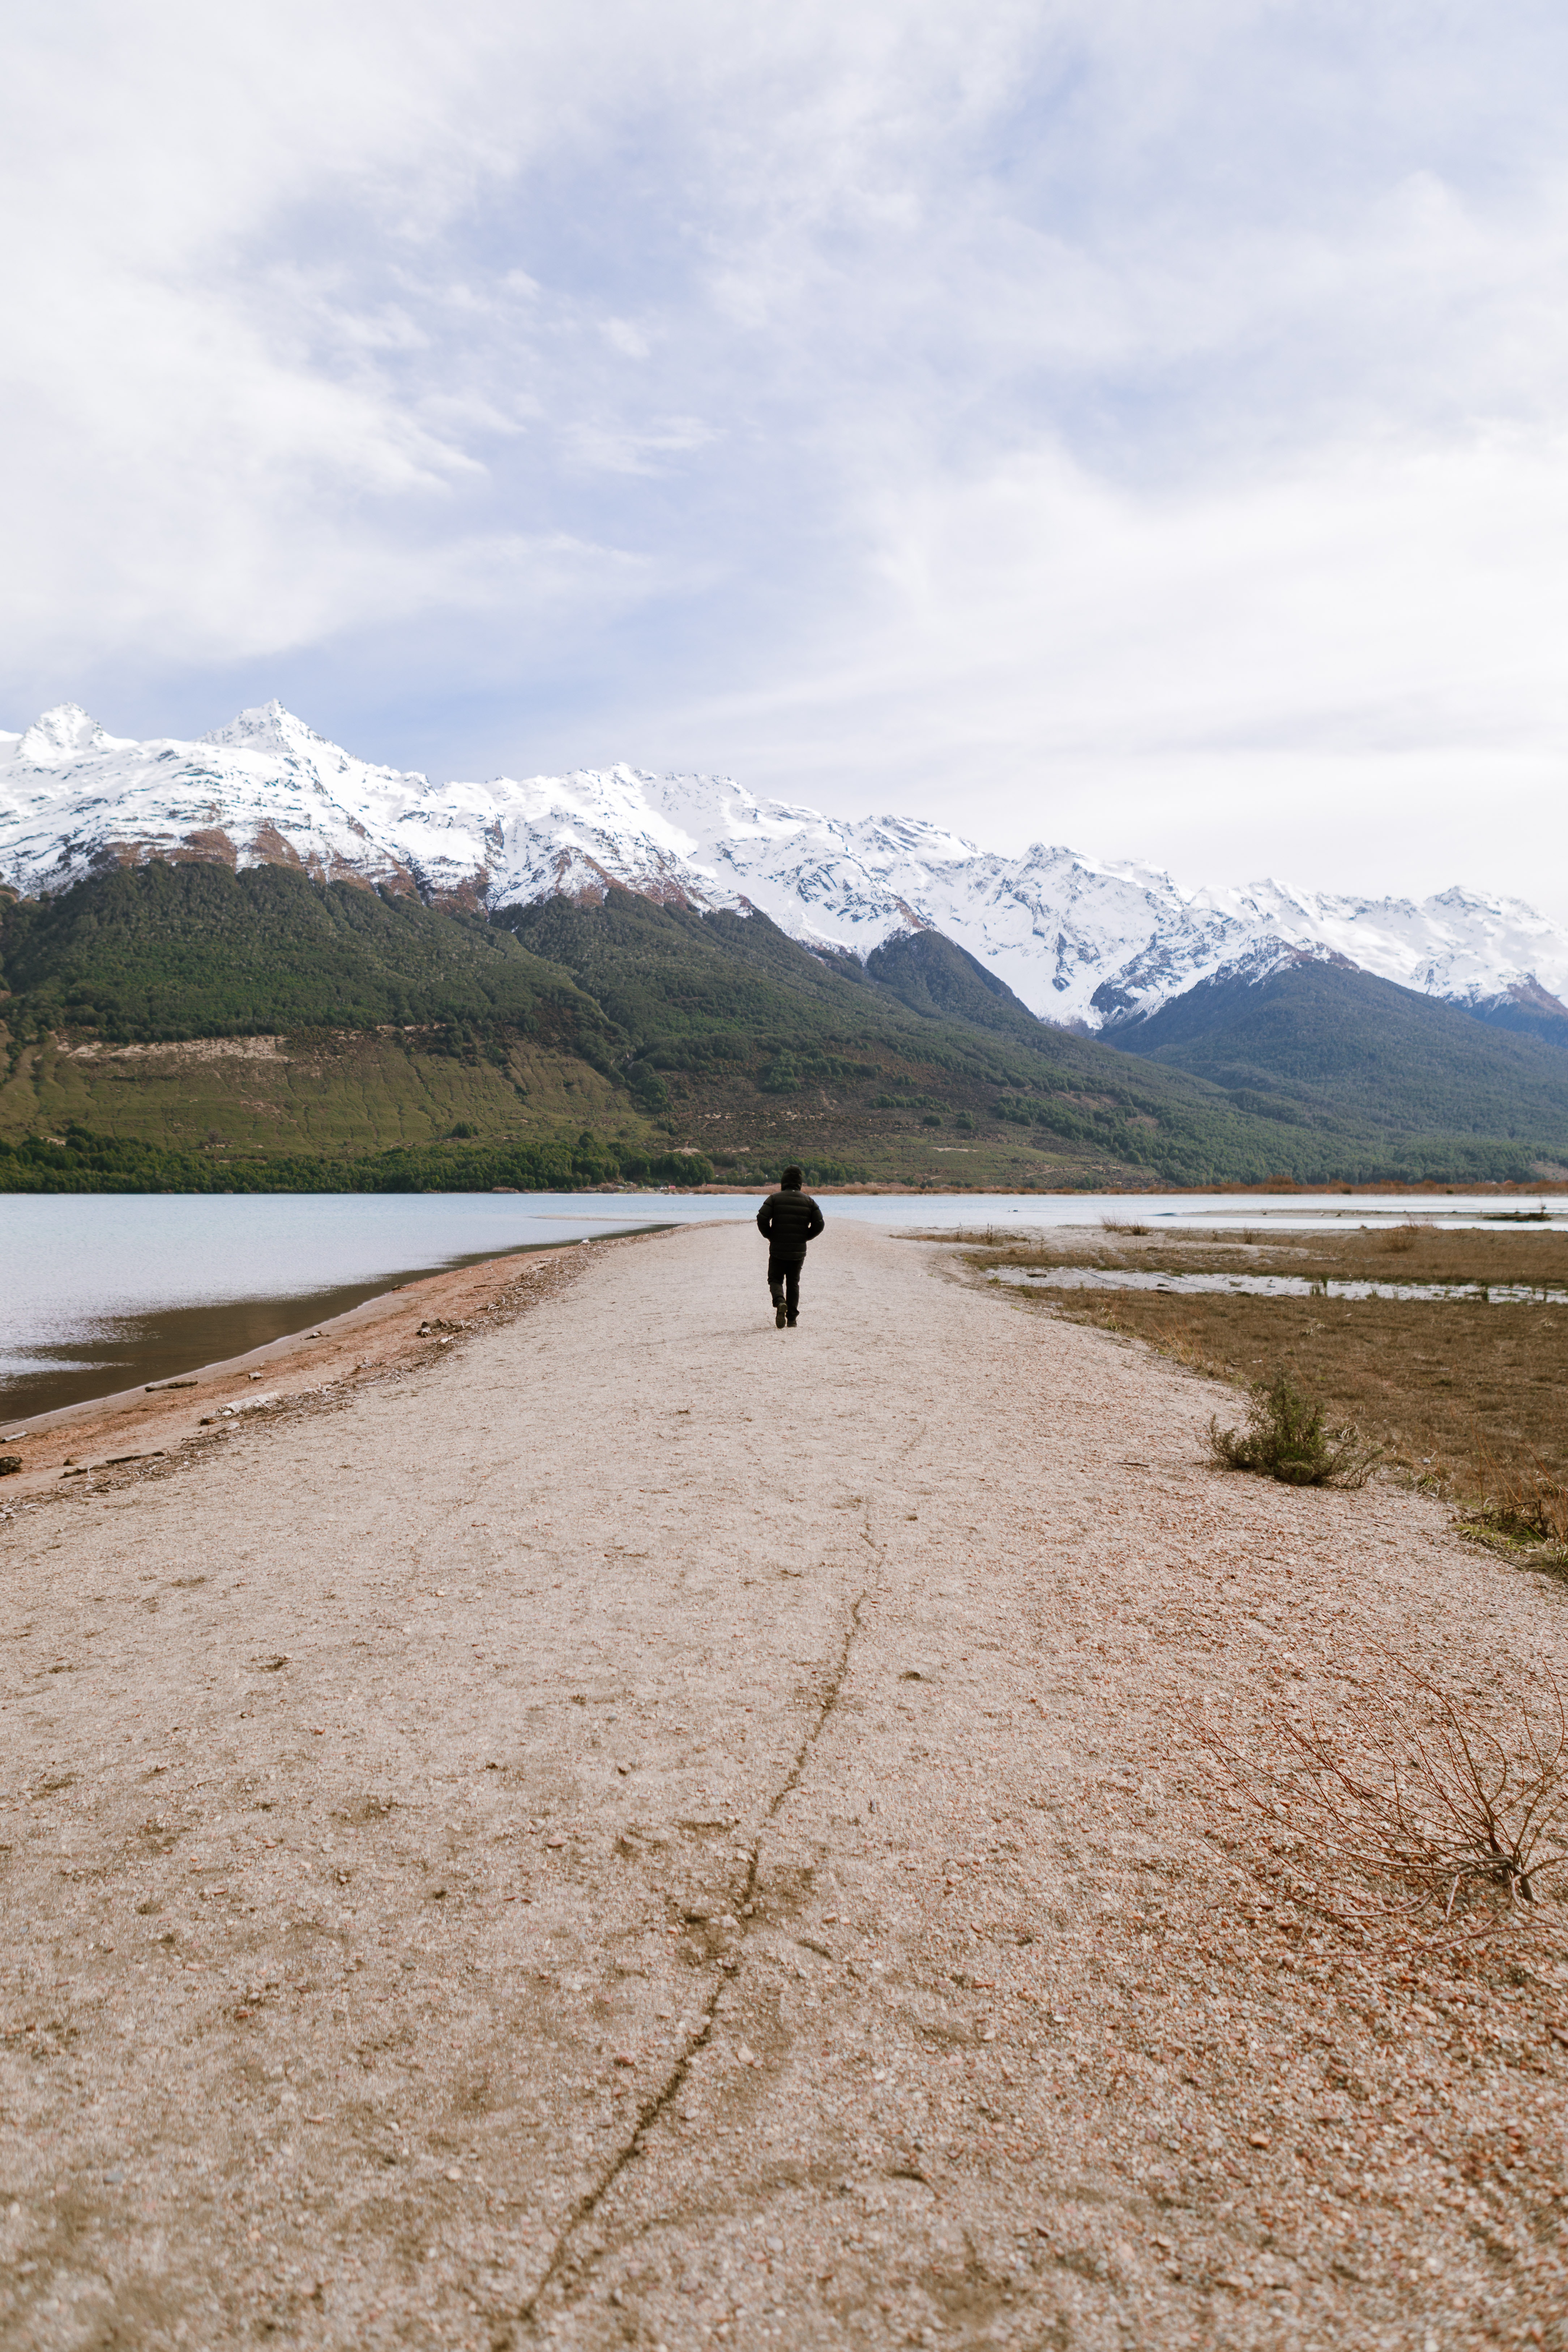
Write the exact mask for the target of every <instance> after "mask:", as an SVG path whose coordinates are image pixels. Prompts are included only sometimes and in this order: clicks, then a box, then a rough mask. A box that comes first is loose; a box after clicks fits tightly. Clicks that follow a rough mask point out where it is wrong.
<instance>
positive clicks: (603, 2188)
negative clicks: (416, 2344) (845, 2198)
mask: <svg viewBox="0 0 1568 2352" xmlns="http://www.w3.org/2000/svg"><path fill="white" fill-rule="evenodd" d="M866 1539H867V1541H868V1542H871V1541H873V1538H871V1537H870V1536H869V1534H868V1535H867V1538H866ZM867 1598H868V1593H867V1592H866V1591H860V1592H858V1593H857V1594H856V1596H855V1599H854V1600H853V1601H851V1602H850V1604H849V1613H848V1618H847V1622H846V1624H845V1627H844V1639H843V1643H842V1644H841V1646H840V1649H839V1654H838V1664H837V1667H836V1668H835V1669H834V1674H833V1679H832V1681H831V1682H830V1683H829V1684H828V1686H827V1689H826V1692H825V1693H824V1695H823V1697H822V1700H821V1703H820V1705H819V1706H818V1707H817V1712H816V1721H815V1722H814V1723H812V1724H811V1725H809V1726H808V1727H807V1729H806V1731H805V1736H804V1737H803V1738H802V1739H801V1742H800V1745H799V1747H798V1748H796V1750H795V1760H794V1762H793V1763H792V1764H791V1766H790V1769H789V1770H788V1772H787V1773H786V1774H785V1775H784V1779H783V1780H781V1781H780V1783H779V1785H778V1787H777V1789H776V1790H774V1792H773V1798H772V1801H771V1802H770V1803H769V1805H768V1809H767V1811H766V1812H764V1813H763V1818H762V1821H761V1822H760V1823H759V1825H758V1829H757V1833H756V1835H755V1837H753V1839H752V1844H751V1851H750V1853H749V1855H748V1857H747V1867H746V1883H745V1886H744V1888H743V1889H742V1895H741V1901H742V1904H746V1903H750V1902H751V1900H752V1896H753V1895H754V1894H755V1892H756V1886H757V1865H758V1857H759V1852H760V1849H761V1846H762V1842H763V1836H764V1835H765V1834H766V1832H767V1831H768V1829H769V1828H770V1827H771V1825H772V1823H773V1822H775V1821H776V1820H777V1818H778V1816H779V1813H780V1811H782V1810H783V1808H784V1805H785V1804H787V1803H788V1801H789V1800H790V1798H791V1797H792V1796H793V1795H794V1794H795V1790H796V1789H798V1788H799V1786H800V1782H801V1777H802V1775H803V1773H804V1772H805V1767H806V1764H807V1762H808V1760H809V1759H810V1756H811V1751H812V1749H813V1748H815V1747H816V1742H817V1741H818V1739H819V1738H821V1736H822V1733H823V1730H824V1727H826V1723H827V1720H828V1718H829V1717H830V1716H831V1715H832V1713H833V1711H834V1709H835V1707H836V1706H837V1704H838V1699H839V1694H840V1693H841V1692H842V1690H843V1688H844V1678H845V1676H846V1675H847V1673H848V1671H849V1659H850V1654H851V1652H852V1651H853V1649H854V1646H855V1637H856V1635H857V1634H858V1633H859V1631H860V1612H861V1609H862V1608H863V1607H864V1605H865V1603H866V1601H867ZM751 1933H752V1922H750V1921H747V1922H745V1924H743V1925H742V1930H741V1937H742V1950H741V1953H740V1955H739V1956H737V1957H736V1958H734V1959H732V1960H731V1961H730V1962H729V1964H728V1965H727V1966H726V1965H725V1964H724V1963H723V1962H721V1964H720V1969H719V1980H718V1982H717V1983H716V1984H715V1985H714V1987H713V1990H712V1991H711V1992H710V1995H709V1997H708V2000H707V2002H706V2004H705V2005H704V2008H703V2011H702V2022H701V2024H700V2027H699V2028H698V2031H697V2032H695V2033H694V2034H692V2035H691V2036H690V2037H689V2040H688V2042H687V2043H686V2047H685V2048H684V2050H682V2052H681V2053H680V2055H679V2058H678V2059H677V2060H676V2062H675V2064H674V2065H673V2066H672V2067H671V2069H670V2071H669V2073H668V2075H667V2077H666V2078H665V2081H664V2083H663V2084H662V2086H661V2087H660V2088H659V2089H658V2090H657V2091H655V2092H654V2093H653V2094H652V2095H650V2096H649V2097H648V2098H647V2099H646V2100H645V2101H644V2102H643V2104H642V2105H641V2106H640V2107H639V2108H638V2110H637V2121H636V2123H635V2124H634V2125H633V2126H632V2129H631V2131H630V2133H629V2134H628V2135H627V2137H626V2141H625V2143H624V2145H623V2146H622V2147H620V2148H619V2149H618V2150H617V2151H616V2155H615V2156H614V2157H613V2158H611V2160H610V2162H609V2163H608V2164H607V2165H606V2166H605V2169H604V2171H603V2172H602V2173H601V2175H600V2177H599V2179H597V2181H595V2184H594V2186H593V2187H592V2188H591V2189H584V2192H583V2194H582V2196H581V2197H580V2198H579V2199H578V2200H577V2202H576V2204H575V2205H574V2207H573V2208H572V2210H571V2212H570V2213H569V2214H568V2215H567V2217H566V2221H565V2223H564V2226H563V2229H562V2231H561V2233H560V2235H559V2236H558V2238H557V2239H556V2241H555V2244H554V2247H553V2249H552V2252H551V2256H550V2260H549V2262H548V2263H546V2264H545V2266H544V2269H543V2271H542V2273H541V2275H540V2279H539V2284H537V2286H536V2287H535V2288H534V2290H533V2293H532V2294H531V2295H530V2296H529V2298H528V2300H527V2302H526V2303H525V2304H523V2305H522V2306H521V2309H520V2310H519V2311H518V2312H517V2314H516V2322H517V2324H518V2325H519V2326H524V2327H533V2326H537V2324H538V2320H539V2306H540V2305H541V2304H542V2302H543V2300H544V2297H545V2296H546V2294H548V2293H549V2292H550V2289H551V2288H552V2286H553V2285H554V2284H555V2282H556V2280H557V2279H558V2278H559V2277H560V2275H561V2273H562V2271H563V2268H564V2266H565V2263H566V2261H567V2258H568V2256H569V2255H570V2253H571V2251H572V2247H573V2244H574V2242H575V2240H576V2238H577V2236H578V2233H579V2232H580V2231H581V2230H582V2229H583V2227H584V2224H585V2223H586V2222H588V2221H591V2220H592V2219H593V2217H594V2215H595V2212H596V2211H597V2210H598V2209H599V2207H600V2206H601V2205H602V2204H603V2202H604V2200H605V2198H606V2197H607V2196H608V2194H609V2192H610V2190H611V2189H613V2188H614V2187H615V2185H616V2181H617V2180H618V2179H620V2177H621V2175H622V2173H623V2172H624V2171H625V2170H626V2167H627V2165H628V2164H630V2163H632V2162H633V2161H634V2159H635V2158H637V2157H639V2156H640V2155H641V2154H642V2152H643V2148H644V2147H645V2145H646V2143H647V2137H648V2135H649V2133H650V2132H651V2131H652V2130H653V2128H654V2126H655V2125H656V2124H657V2123H658V2121H659V2119H660V2117H661V2116H664V2115H665V2114H666V2113H667V2112H668V2108H669V2106H670V2105H671V2104H672V2102H673V2101H674V2100H675V2099H677V2098H678V2097H679V2095H680V2091H681V2088H682V2086H683V2084H685V2082H686V2080H687V2077H688V2076H689V2074H690V2072H691V2062H692V2060H693V2059H694V2058H695V2057H696V2056H697V2055H698V2053H699V2052H700V2051H702V2050H705V2049H706V2048H707V2046H708V2043H709V2042H710V2040H711V2039H712V2035H713V2029H714V2027H715V2026H716V2025H717V2023H718V2021H719V2018H718V2010H719V1997H720V1995H721V1993H722V1992H723V1991H724V1990H725V1989H726V1987H727V1986H728V1985H730V1984H731V1983H733V1981H734V1979H735V1978H736V1977H738V1976H739V1974H740V1973H741V1969H742V1967H743V1965H744V1949H745V1939H746V1937H748V1936H750V1935H751ZM591 2268H592V2265H591V2264H587V2265H585V2266H584V2269H585V2271H586V2270H588V2269H591ZM564 2299H565V2298H564V2296H563V2300H564Z"/></svg>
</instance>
